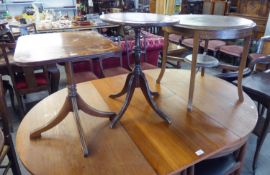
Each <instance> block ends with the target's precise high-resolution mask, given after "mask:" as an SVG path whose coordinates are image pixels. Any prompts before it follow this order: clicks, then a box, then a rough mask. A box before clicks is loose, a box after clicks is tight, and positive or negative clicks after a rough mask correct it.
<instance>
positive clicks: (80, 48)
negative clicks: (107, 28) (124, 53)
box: [14, 31, 121, 66]
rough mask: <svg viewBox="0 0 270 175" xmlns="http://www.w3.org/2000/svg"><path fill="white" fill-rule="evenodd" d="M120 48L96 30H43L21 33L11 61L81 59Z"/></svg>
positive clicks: (29, 63)
mask: <svg viewBox="0 0 270 175" xmlns="http://www.w3.org/2000/svg"><path fill="white" fill-rule="evenodd" d="M119 51H121V48H120V47H119V46H118V45H117V44H115V43H113V42H112V41H111V40H109V39H107V38H105V37H104V36H102V35H101V34H99V33H97V32H95V31H80V32H63V33H46V34H36V35H26V36H22V37H20V38H19V39H18V41H17V47H16V50H15V54H14V61H15V62H16V64H18V65H21V66H36V65H44V64H50V63H57V62H67V61H82V60H87V59H91V58H96V57H99V56H105V55H106V56H110V55H112V56H113V55H114V54H115V53H118V52H119Z"/></svg>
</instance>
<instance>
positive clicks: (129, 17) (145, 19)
mask: <svg viewBox="0 0 270 175" xmlns="http://www.w3.org/2000/svg"><path fill="white" fill-rule="evenodd" d="M100 19H101V20H103V21H105V22H109V23H114V24H122V25H129V26H138V27H139V26H170V25H173V24H176V23H177V22H179V19H178V18H175V17H173V16H168V15H161V14H155V13H135V12H128V13H109V14H103V15H101V16H100Z"/></svg>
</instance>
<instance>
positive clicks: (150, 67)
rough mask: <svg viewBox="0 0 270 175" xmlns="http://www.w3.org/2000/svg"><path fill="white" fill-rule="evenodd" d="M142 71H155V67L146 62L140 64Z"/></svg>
mask: <svg viewBox="0 0 270 175" xmlns="http://www.w3.org/2000/svg"><path fill="white" fill-rule="evenodd" d="M141 67H142V70H148V69H156V68H157V66H155V65H153V64H150V63H147V62H142V63H141Z"/></svg>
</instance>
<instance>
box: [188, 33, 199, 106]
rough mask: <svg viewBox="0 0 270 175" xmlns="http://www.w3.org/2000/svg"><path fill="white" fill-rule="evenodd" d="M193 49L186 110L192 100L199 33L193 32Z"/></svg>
mask: <svg viewBox="0 0 270 175" xmlns="http://www.w3.org/2000/svg"><path fill="white" fill-rule="evenodd" d="M193 43H194V44H193V50H192V62H191V74H190V83H189V96H188V110H189V111H191V110H192V101H193V93H194V86H195V76H196V64H197V55H198V51H199V34H198V33H195V34H194V40H193Z"/></svg>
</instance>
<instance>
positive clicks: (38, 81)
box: [0, 43, 51, 116]
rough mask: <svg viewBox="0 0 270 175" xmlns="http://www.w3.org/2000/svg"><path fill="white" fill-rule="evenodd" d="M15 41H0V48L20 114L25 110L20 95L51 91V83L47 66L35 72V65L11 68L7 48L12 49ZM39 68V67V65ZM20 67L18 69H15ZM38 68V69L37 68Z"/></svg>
mask: <svg viewBox="0 0 270 175" xmlns="http://www.w3.org/2000/svg"><path fill="white" fill-rule="evenodd" d="M24 44H25V43H24ZM15 47H16V43H0V48H1V51H2V54H3V57H4V60H5V63H6V66H7V68H8V72H9V75H10V77H11V81H12V84H13V88H14V90H15V94H16V98H17V101H18V107H19V111H20V114H21V116H23V115H24V113H25V112H26V110H25V107H24V103H23V99H22V97H23V96H24V95H26V94H29V93H34V92H39V91H45V90H46V91H48V92H49V94H50V93H51V85H50V81H49V78H48V71H47V66H44V67H42V68H41V70H42V72H38V73H35V69H36V68H37V67H21V68H16V69H13V67H14V66H13V65H11V64H10V62H9V57H8V52H9V49H12V50H14V49H15ZM39 68H40V67H39ZM18 69H20V71H16V70H18ZM39 70H40V69H39Z"/></svg>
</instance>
